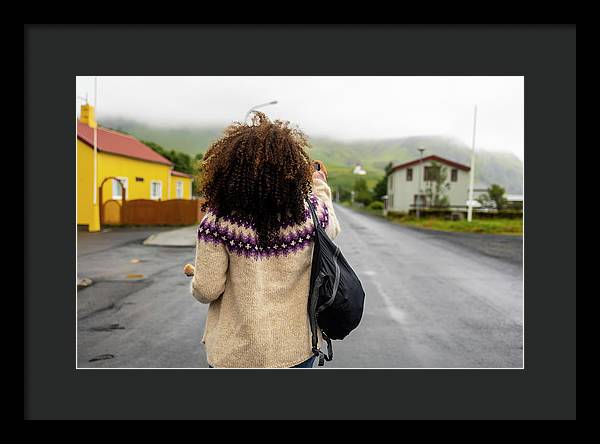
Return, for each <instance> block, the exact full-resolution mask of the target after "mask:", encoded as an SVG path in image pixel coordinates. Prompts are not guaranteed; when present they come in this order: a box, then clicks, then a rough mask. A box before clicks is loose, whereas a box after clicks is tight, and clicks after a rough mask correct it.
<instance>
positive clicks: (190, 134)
mask: <svg viewBox="0 0 600 444" xmlns="http://www.w3.org/2000/svg"><path fill="white" fill-rule="evenodd" d="M102 124H103V125H104V126H107V127H109V128H113V129H116V130H118V131H123V132H126V133H128V134H132V135H133V136H135V137H137V138H138V139H141V140H147V141H152V142H155V143H158V144H159V145H162V146H163V147H165V148H166V149H174V150H177V151H183V152H185V153H188V154H190V155H192V156H195V155H196V154H198V153H201V152H204V151H206V148H207V147H208V146H209V145H210V143H211V142H212V141H214V140H216V139H217V138H218V137H219V136H220V135H221V134H222V130H223V128H219V127H212V126H211V127H159V126H149V125H145V124H142V123H140V122H136V121H133V120H125V119H106V120H104V121H103V122H102ZM311 144H312V149H311V150H310V151H309V153H310V155H311V157H312V158H314V159H321V160H322V161H323V162H325V164H326V165H327V168H328V170H329V173H330V177H331V179H332V180H331V181H332V184H335V185H338V184H339V185H343V186H346V185H347V186H351V184H352V183H353V182H354V178H355V176H354V175H353V174H352V170H353V169H354V166H355V165H356V164H357V163H360V164H362V166H363V167H364V169H365V170H366V171H367V173H368V174H367V175H366V176H364V177H365V179H366V180H367V183H368V184H369V186H373V185H374V183H375V182H377V180H379V179H380V178H381V177H382V176H383V171H384V167H385V166H386V165H387V164H388V163H389V162H391V161H397V162H403V161H408V160H412V159H417V158H418V157H419V151H418V148H419V147H424V148H425V152H424V155H429V154H437V155H438V156H441V157H446V158H448V159H450V160H454V161H456V162H460V163H464V164H466V165H469V164H470V156H471V149H470V147H469V146H467V145H465V144H463V143H461V142H460V141H457V140H455V139H452V138H450V137H446V136H436V135H433V136H413V137H403V138H397V139H381V140H360V141H351V142H345V141H340V140H335V139H331V138H323V137H316V138H311ZM475 159H476V160H475V182H476V185H478V186H479V185H483V186H486V185H490V184H492V183H497V184H499V185H501V186H503V187H504V188H506V192H507V193H522V192H523V162H522V161H521V160H520V159H519V158H518V157H517V156H515V155H514V154H511V153H507V152H497V151H486V150H484V149H478V150H477V153H476V158H475Z"/></svg>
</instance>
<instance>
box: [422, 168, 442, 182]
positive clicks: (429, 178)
mask: <svg viewBox="0 0 600 444" xmlns="http://www.w3.org/2000/svg"><path fill="white" fill-rule="evenodd" d="M439 174H440V168H439V167H432V166H426V167H425V182H435V181H436V180H437V179H438V177H439Z"/></svg>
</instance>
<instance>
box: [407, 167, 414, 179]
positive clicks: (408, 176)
mask: <svg viewBox="0 0 600 444" xmlns="http://www.w3.org/2000/svg"><path fill="white" fill-rule="evenodd" d="M412 178H413V169H412V168H407V169H406V181H407V182H412Z"/></svg>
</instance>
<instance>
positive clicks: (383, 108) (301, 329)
mask: <svg viewBox="0 0 600 444" xmlns="http://www.w3.org/2000/svg"><path fill="white" fill-rule="evenodd" d="M88 72H89V73H90V74H91V75H85V76H80V75H78V76H76V77H75V79H74V80H75V104H74V105H75V109H74V120H75V121H74V122H72V124H73V127H72V128H73V145H72V148H69V147H64V149H65V150H69V149H72V151H71V152H70V153H72V158H74V159H75V166H76V168H75V171H73V173H74V175H75V176H76V181H75V183H73V189H72V195H71V196H66V198H67V199H71V200H72V202H73V205H74V206H75V208H76V211H75V216H76V220H75V221H73V223H74V225H73V229H74V230H75V232H76V251H75V252H73V255H76V261H77V264H76V276H74V277H75V279H76V288H74V289H73V291H74V298H73V304H72V310H73V314H74V316H75V318H76V329H75V330H76V331H74V332H73V334H74V335H75V348H74V349H73V350H72V356H73V363H74V365H73V367H74V369H77V370H84V371H86V372H87V371H89V370H113V369H138V370H145V369H190V370H206V371H207V372H215V371H216V370H220V369H257V370H263V369H293V368H295V369H303V370H306V369H313V370H332V369H339V370H344V369H398V370H403V369H422V370H431V371H435V370H439V369H475V370H490V369H502V370H508V371H510V370H515V369H526V368H527V365H526V363H527V350H526V349H525V346H524V344H525V314H524V306H525V300H526V298H527V295H526V294H525V290H524V289H525V286H524V280H525V275H524V255H525V254H526V253H525V251H524V247H523V245H524V232H525V223H524V214H525V186H524V183H525V172H524V171H525V169H524V159H525V151H526V147H525V89H526V86H525V76H523V75H504V76H487V75H472V76H462V75H461V76H459V75H444V76H416V75H415V76H405V75H397V76H391V75H380V76H356V75H347V76H340V75H335V76H333V75H321V76H300V75H292V76H283V75H273V76H267V75H264V76H249V75H232V76H216V75H211V76H205V75H197V76H155V75H147V76H128V75H120V76H107V75H93V74H95V73H97V71H94V70H91V71H88ZM142 72H143V71H142ZM98 74H100V73H99V72H98ZM68 98H70V95H69V96H67V99H68ZM528 104H529V102H528ZM66 117H69V116H68V112H67V116H66ZM68 155H69V156H71V154H68ZM532 202H533V199H532ZM74 234H75V233H74ZM405 373H407V372H405ZM402 374H403V373H399V374H398V375H399V376H398V377H401V376H400V375H402Z"/></svg>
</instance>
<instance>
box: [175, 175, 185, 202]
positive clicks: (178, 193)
mask: <svg viewBox="0 0 600 444" xmlns="http://www.w3.org/2000/svg"><path fill="white" fill-rule="evenodd" d="M175 199H183V180H177V181H175Z"/></svg>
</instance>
